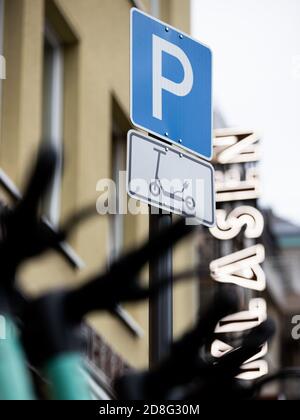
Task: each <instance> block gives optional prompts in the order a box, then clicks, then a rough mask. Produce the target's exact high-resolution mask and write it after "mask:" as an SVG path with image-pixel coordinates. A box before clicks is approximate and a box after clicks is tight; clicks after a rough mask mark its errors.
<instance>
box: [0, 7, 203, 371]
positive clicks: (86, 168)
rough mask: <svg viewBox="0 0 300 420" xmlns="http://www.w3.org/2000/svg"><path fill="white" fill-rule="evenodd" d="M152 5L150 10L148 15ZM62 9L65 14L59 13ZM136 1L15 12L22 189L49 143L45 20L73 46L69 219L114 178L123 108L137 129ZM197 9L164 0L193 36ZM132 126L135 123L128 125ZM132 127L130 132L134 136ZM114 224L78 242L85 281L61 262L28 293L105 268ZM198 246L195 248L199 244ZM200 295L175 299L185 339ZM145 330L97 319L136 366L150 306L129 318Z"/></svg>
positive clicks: (52, 263)
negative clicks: (138, 335)
mask: <svg viewBox="0 0 300 420" xmlns="http://www.w3.org/2000/svg"><path fill="white" fill-rule="evenodd" d="M147 3H149V2H147V1H145V5H146V4H147ZM53 4H55V6H56V7H53ZM130 7H131V4H130V2H129V1H128V0H56V1H55V2H54V1H52V0H51V1H46V2H44V0H8V1H6V12H5V56H6V60H7V80H6V81H5V83H4V97H3V126H2V133H1V145H0V167H1V168H3V169H4V170H5V171H6V172H7V174H8V175H9V176H10V177H11V178H12V179H13V180H14V181H15V182H16V184H17V185H18V186H20V187H21V185H22V182H21V181H22V179H23V178H24V173H25V171H26V168H27V166H28V162H29V161H30V160H32V158H31V156H32V153H33V152H34V151H35V150H36V149H37V146H38V144H39V142H40V138H41V121H42V109H41V105H42V64H43V60H42V57H43V56H42V47H43V28H44V21H45V13H46V14H47V16H48V18H49V19H50V22H51V24H52V26H53V27H54V28H55V29H56V30H57V31H58V32H59V34H60V36H61V37H62V39H63V40H64V42H65V76H66V77H65V106H64V110H65V122H64V145H65V150H66V154H67V161H66V169H65V173H64V180H63V198H62V218H63V217H65V216H66V215H67V214H69V213H70V211H73V210H76V209H79V208H81V207H82V206H84V205H86V204H88V203H95V202H96V199H97V197H98V196H97V192H96V184H97V181H98V180H99V179H100V178H107V177H109V176H110V168H111V158H112V157H111V131H112V126H111V113H112V111H111V110H112V104H113V98H114V100H115V101H116V102H117V103H118V105H119V107H120V108H121V109H122V111H123V113H124V115H125V117H126V118H124V116H123V120H124V121H125V124H124V130H126V129H127V128H129V126H130V125H129V11H130ZM189 13H190V10H189V0H162V18H164V19H165V20H167V21H168V23H169V24H171V25H174V26H178V27H179V28H181V29H182V30H184V31H186V32H189ZM126 119H127V121H126ZM127 126H128V127H127ZM108 230H109V229H108V219H107V218H105V217H101V216H97V217H95V218H94V219H93V220H91V221H89V222H88V223H86V224H85V225H84V226H82V227H81V229H80V232H76V233H75V234H74V236H73V237H72V238H71V240H70V242H71V244H72V245H73V246H74V248H75V250H76V251H77V253H78V254H79V255H80V257H81V258H82V259H83V260H84V261H85V263H86V267H87V268H86V269H85V270H83V271H82V272H81V273H79V274H75V273H74V272H73V271H72V270H71V269H70V268H68V267H67V265H66V263H65V262H64V261H63V260H62V259H61V258H60V257H58V256H57V255H54V254H51V255H47V256H45V257H43V258H42V259H41V262H40V264H38V265H36V264H35V265H33V264H32V263H31V264H29V265H27V266H26V267H25V268H24V270H22V273H21V279H22V284H23V286H24V287H25V289H26V290H27V291H28V292H30V293H41V291H43V290H48V289H49V288H50V287H57V286H63V285H68V286H74V285H75V284H77V283H79V282H80V281H81V280H82V279H84V278H85V277H86V276H88V275H89V273H91V272H94V271H95V270H99V267H103V266H105V263H106V261H107V254H108ZM147 233H148V218H147V216H139V217H137V218H136V226H135V229H133V230H132V232H131V238H130V241H129V242H130V243H136V242H138V241H139V240H140V239H141V238H143V237H145V236H147ZM189 243H190V242H189ZM193 259H194V256H193V251H191V247H185V248H182V247H181V249H179V250H178V253H176V254H175V266H176V267H183V266H186V265H190V264H192V262H191V261H192V260H193ZM195 308H196V291H195V285H189V286H188V287H186V286H180V287H179V288H178V290H176V292H175V310H174V312H175V332H176V333H178V332H179V331H181V330H182V329H183V328H185V327H186V325H187V324H189V323H190V322H191V321H192V320H193V316H194V312H195ZM129 310H130V312H131V314H132V315H133V316H134V318H135V319H136V320H137V321H138V322H139V323H140V325H141V326H142V327H143V328H144V330H145V337H144V338H143V339H140V340H138V339H134V338H132V337H131V336H130V335H129V333H128V332H127V331H126V329H124V327H123V326H122V325H120V324H119V323H118V321H116V320H114V319H113V318H112V317H111V316H110V315H101V316H99V315H94V316H92V317H91V322H92V325H93V326H94V327H95V328H96V329H97V330H98V331H99V332H100V333H101V334H102V335H103V336H104V337H105V338H106V340H107V341H108V342H109V343H110V344H111V345H112V346H113V347H115V348H117V349H118V350H119V351H120V352H121V355H122V356H123V357H124V358H125V359H126V360H128V361H129V362H130V363H131V364H133V365H134V366H143V365H146V364H147V360H148V340H147V325H148V314H147V305H145V304H143V305H139V306H137V307H134V308H131V307H130V308H129Z"/></svg>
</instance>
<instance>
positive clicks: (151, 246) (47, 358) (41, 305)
mask: <svg viewBox="0 0 300 420" xmlns="http://www.w3.org/2000/svg"><path fill="white" fill-rule="evenodd" d="M193 229H194V228H193V227H190V226H186V224H185V221H184V220H179V221H178V222H177V223H174V224H173V225H172V226H171V227H170V228H167V229H165V230H164V231H162V232H161V233H160V234H158V235H157V236H155V237H153V238H152V239H151V240H150V241H147V242H146V243H145V244H144V245H142V246H141V247H140V248H138V249H137V250H134V251H132V252H130V253H128V254H127V255H125V256H124V257H123V258H121V259H120V260H119V261H116V262H115V263H114V264H113V266H112V267H111V268H110V270H109V271H108V272H106V273H103V274H99V275H97V276H95V277H94V278H93V279H91V280H88V281H87V282H86V284H84V285H83V286H81V287H79V288H78V289H76V290H73V291H59V292H54V293H51V294H48V295H45V296H43V297H41V298H39V299H37V300H34V301H29V302H27V304H26V309H25V313H24V327H23V330H22V333H23V334H22V337H23V343H24V347H25V349H26V352H27V355H28V358H29V360H30V362H31V363H32V364H33V365H34V366H36V367H38V368H40V369H42V371H43V373H44V374H45V376H46V377H47V379H48V380H49V382H50V383H51V384H52V386H51V394H52V397H53V398H54V399H62V400H65V399H67V400H71V399H88V390H87V386H86V384H85V381H84V379H83V376H82V374H81V372H80V366H81V357H80V349H81V342H80V338H79V337H80V325H81V322H82V319H83V317H84V316H85V315H86V314H88V313H89V312H92V311H101V310H108V311H110V312H112V313H114V309H115V308H116V306H117V305H118V304H119V303H123V302H138V301H141V300H144V299H147V298H149V297H150V296H153V295H157V294H158V293H159V292H160V291H161V290H162V289H163V288H164V287H166V286H167V285H168V284H169V282H170V279H160V281H159V282H156V283H155V286H152V287H147V286H142V282H140V281H139V278H138V275H139V274H140V271H141V270H142V268H143V267H144V265H145V264H146V263H147V262H148V261H149V259H150V258H151V259H153V258H158V257H159V255H160V253H161V252H163V251H165V250H166V249H168V248H170V247H172V246H173V245H175V244H176V243H177V242H178V241H179V240H180V239H182V238H184V237H185V236H186V235H188V234H189V233H191V232H192V231H193ZM37 343H38V345H37Z"/></svg>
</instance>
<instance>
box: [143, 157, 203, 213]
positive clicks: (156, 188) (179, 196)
mask: <svg viewBox="0 0 300 420" xmlns="http://www.w3.org/2000/svg"><path fill="white" fill-rule="evenodd" d="M154 151H155V152H157V154H158V157H157V165H156V172H155V181H153V182H151V184H150V187H149V188H150V192H151V194H152V195H153V196H154V197H159V196H160V195H161V194H163V195H164V196H166V197H168V198H171V200H174V201H179V202H181V203H183V204H184V205H185V207H186V209H185V210H187V211H184V213H186V214H188V215H189V216H191V215H195V209H196V203H195V200H194V199H193V197H191V196H187V197H184V192H185V190H186V189H187V188H188V187H189V185H190V184H189V182H188V181H186V182H184V183H183V185H182V189H180V190H178V191H167V190H166V189H165V188H164V187H163V184H162V182H161V179H160V177H159V168H160V163H161V156H162V155H166V154H167V152H165V151H163V150H161V149H154ZM191 212H192V213H191Z"/></svg>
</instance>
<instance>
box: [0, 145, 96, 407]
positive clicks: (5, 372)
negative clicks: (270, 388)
mask: <svg viewBox="0 0 300 420" xmlns="http://www.w3.org/2000/svg"><path fill="white" fill-rule="evenodd" d="M57 162H58V155H57V153H56V150H55V149H54V148H52V147H48V148H42V149H41V150H40V152H39V154H38V158H37V162H36V164H35V166H34V168H33V170H32V173H31V176H30V177H29V181H28V183H27V187H26V188H25V193H24V196H23V198H19V201H18V203H17V204H16V205H15V207H14V208H13V209H8V208H6V207H4V206H2V207H1V214H0V223H1V237H0V258H1V281H0V313H1V315H2V316H4V317H5V323H6V331H7V337H6V338H5V339H4V340H0V399H2V400H9V399H22V400H23V399H33V397H34V393H33V387H32V385H31V380H30V377H29V374H28V371H27V364H26V358H25V355H24V354H23V349H22V346H21V344H20V341H19V336H18V330H17V328H16V326H15V315H16V312H18V313H19V314H22V307H23V304H24V302H25V300H24V299H23V298H20V297H21V295H20V294H19V293H18V292H17V291H16V290H15V283H16V281H15V280H16V279H15V277H16V273H17V271H18V269H19V267H20V266H21V264H22V263H23V262H24V261H26V260H27V259H29V258H32V257H35V256H38V255H40V254H41V253H43V252H45V251H47V250H48V249H50V248H55V249H58V250H60V251H61V249H60V244H61V242H62V241H64V240H65V238H66V237H67V235H68V234H69V233H70V231H71V229H72V228H73V227H74V226H75V225H76V224H77V223H78V222H79V221H80V220H82V219H83V218H85V217H87V216H89V215H91V214H92V211H91V208H90V207H89V208H87V209H84V211H82V212H80V213H78V214H76V215H73V216H72V217H71V218H70V219H69V220H68V221H67V223H66V224H65V226H64V227H63V228H62V229H60V230H59V231H58V232H55V231H54V230H53V229H52V228H51V226H50V225H49V223H48V222H47V221H46V220H45V219H43V218H42V216H41V215H40V207H41V203H42V200H43V199H44V198H45V196H46V194H47V193H48V189H49V186H50V185H51V183H52V180H53V177H54V175H55V170H56V167H57ZM16 198H17V197H16ZM93 212H94V209H93ZM94 213H95V212H94ZM16 302H18V308H15V304H16Z"/></svg>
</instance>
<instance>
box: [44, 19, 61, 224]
mask: <svg viewBox="0 0 300 420" xmlns="http://www.w3.org/2000/svg"><path fill="white" fill-rule="evenodd" d="M63 74H64V53H63V45H62V44H61V42H60V40H59V38H58V37H57V35H56V34H55V32H54V31H53V30H52V28H51V27H50V26H49V25H46V27H45V37H44V76H43V77H44V79H43V141H44V142H47V143H48V144H52V145H54V146H55V147H56V148H57V150H58V153H59V154H60V155H61V153H62V138H63V90H64V80H63V79H64V75H63ZM61 172H62V171H61V159H60V162H59V164H58V167H57V171H56V174H55V178H54V181H53V183H52V186H51V190H50V193H49V197H48V199H47V200H46V202H45V203H44V211H45V215H46V216H47V217H48V219H49V221H50V222H51V223H52V224H53V225H54V226H57V225H58V223H59V217H60V205H61V203H60V201H61Z"/></svg>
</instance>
